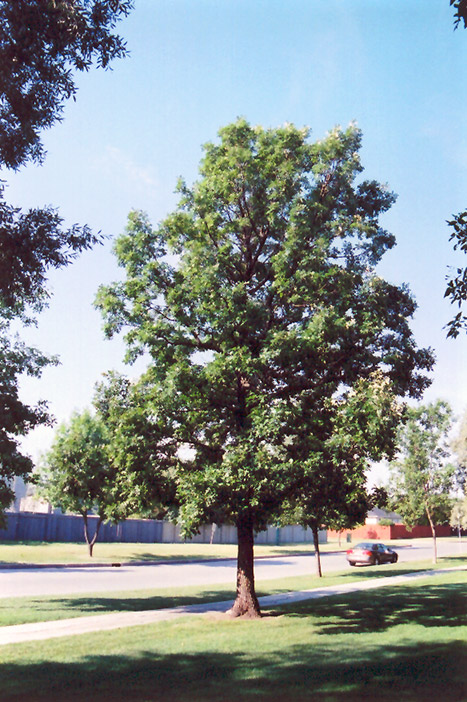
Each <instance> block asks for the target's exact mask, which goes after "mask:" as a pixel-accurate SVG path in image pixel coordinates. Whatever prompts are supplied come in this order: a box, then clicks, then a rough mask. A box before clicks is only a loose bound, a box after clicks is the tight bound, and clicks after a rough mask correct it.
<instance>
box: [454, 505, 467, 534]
mask: <svg viewBox="0 0 467 702" xmlns="http://www.w3.org/2000/svg"><path fill="white" fill-rule="evenodd" d="M451 526H453V527H455V528H456V529H457V532H458V534H459V538H460V537H461V531H462V530H464V529H467V497H464V499H462V500H455V501H454V503H453V506H452V511H451Z"/></svg>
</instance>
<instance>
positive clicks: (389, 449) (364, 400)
mask: <svg viewBox="0 0 467 702" xmlns="http://www.w3.org/2000/svg"><path fill="white" fill-rule="evenodd" d="M327 410H328V411H327V417H326V421H327V422H328V423H329V426H330V427H332V430H331V431H329V433H328V434H327V435H325V436H324V437H323V438H324V440H322V442H321V445H320V446H319V448H318V447H317V439H316V437H317V431H316V427H313V426H310V431H309V432H306V433H305V435H303V434H302V436H301V438H300V441H297V442H295V444H294V445H295V449H296V452H297V454H296V456H295V457H294V461H295V462H296V463H297V465H298V466H301V468H302V470H303V478H302V485H301V490H300V492H299V493H297V494H296V495H295V496H294V498H293V500H292V505H293V508H292V513H291V515H288V517H289V519H290V518H292V519H293V520H294V521H296V522H297V523H299V524H301V525H302V526H304V527H308V528H310V529H311V530H312V532H313V542H314V547H315V555H316V559H315V561H316V573H317V575H318V576H319V577H321V575H322V571H321V558H320V552H319V539H318V532H319V529H320V528H328V529H334V530H336V531H342V530H343V529H353V528H354V527H355V526H357V525H358V524H362V523H363V522H364V520H365V517H366V515H367V512H368V509H369V507H370V505H371V499H372V498H371V497H370V495H369V494H368V492H367V489H366V485H365V482H366V479H365V472H366V470H367V468H368V465H369V461H370V460H381V459H382V458H383V457H391V456H392V455H393V452H394V440H395V436H396V429H397V427H398V424H399V422H400V418H401V412H402V408H401V406H400V405H399V404H398V403H397V402H396V401H395V398H394V395H393V393H392V391H391V384H390V383H389V381H388V380H387V379H385V378H384V377H383V376H382V374H380V373H376V374H374V375H373V376H371V377H370V378H368V379H362V380H361V381H360V382H358V383H356V384H355V386H354V387H353V391H352V393H349V395H348V396H347V397H346V398H345V399H341V400H340V401H337V400H336V399H334V400H333V402H332V403H329V406H328V408H327ZM320 418H321V421H322V420H323V413H321V417H320ZM315 419H316V415H314V414H310V416H309V420H311V422H313V421H315ZM383 492H385V491H383ZM375 497H378V498H379V499H381V498H382V497H383V495H382V491H381V490H380V491H377V492H376V493H373V499H375ZM386 497H387V494H386Z"/></svg>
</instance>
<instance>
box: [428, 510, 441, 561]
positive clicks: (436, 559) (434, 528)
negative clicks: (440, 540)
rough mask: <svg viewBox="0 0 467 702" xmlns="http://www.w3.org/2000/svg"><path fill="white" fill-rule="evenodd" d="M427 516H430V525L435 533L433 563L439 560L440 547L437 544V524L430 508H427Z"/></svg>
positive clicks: (433, 533)
mask: <svg viewBox="0 0 467 702" xmlns="http://www.w3.org/2000/svg"><path fill="white" fill-rule="evenodd" d="M426 516H427V517H428V521H429V522H430V527H431V533H432V535H433V563H437V562H438V549H437V545H436V526H435V524H434V523H433V519H432V518H431V514H430V511H429V509H428V508H427V509H426Z"/></svg>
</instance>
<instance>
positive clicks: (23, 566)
mask: <svg viewBox="0 0 467 702" xmlns="http://www.w3.org/2000/svg"><path fill="white" fill-rule="evenodd" d="M320 553H321V555H323V554H324V553H345V551H323V552H320ZM314 555H315V552H314V551H303V552H297V553H279V554H272V555H269V556H255V561H259V560H264V559H267V558H287V557H288V556H292V557H295V556H314ZM236 560H237V559H236V557H235V556H232V557H231V558H222V557H218V558H199V559H196V558H194V559H180V560H176V561H174V560H161V561H159V560H157V561H121V562H110V561H109V562H108V563H104V562H102V561H100V562H96V563H0V570H31V569H33V570H36V569H39V568H124V567H128V566H146V565H152V566H154V565H183V564H184V563H214V562H215V561H236Z"/></svg>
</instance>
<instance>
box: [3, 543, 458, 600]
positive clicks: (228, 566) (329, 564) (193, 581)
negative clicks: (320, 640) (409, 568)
mask: <svg viewBox="0 0 467 702" xmlns="http://www.w3.org/2000/svg"><path fill="white" fill-rule="evenodd" d="M396 550H397V552H398V554H399V562H402V563H410V561H417V560H423V559H430V558H431V555H432V551H431V547H430V546H426V545H425V544H423V545H417V544H416V542H413V545H409V544H407V546H403V547H399V548H397V549H396ZM459 554H463V555H467V541H466V540H465V539H464V541H463V542H461V543H459V542H458V541H457V540H455V539H449V540H442V539H439V540H438V555H439V556H448V555H453V556H455V555H459ZM347 567H348V566H347V561H346V558H345V553H323V554H322V568H323V572H325V573H329V572H332V571H336V570H342V569H345V568H347ZM379 567H381V568H384V567H385V566H379ZM235 570H236V563H235V560H218V561H210V562H199V563H180V564H159V565H141V566H135V565H133V566H122V567H120V568H113V567H103V568H93V567H88V566H87V567H83V568H77V567H73V568H67V567H54V568H37V569H34V568H28V569H24V570H7V569H5V570H2V569H0V598H5V597H31V596H38V595H66V594H79V593H88V592H115V591H117V590H140V589H145V588H171V587H173V588H178V587H181V586H184V585H213V584H228V583H231V584H232V585H234V583H235V578H236V572H235ZM310 573H314V556H313V555H312V554H311V555H306V556H284V557H280V558H260V559H257V560H256V564H255V578H256V581H261V580H270V579H273V578H283V577H289V576H294V575H307V574H310Z"/></svg>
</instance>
